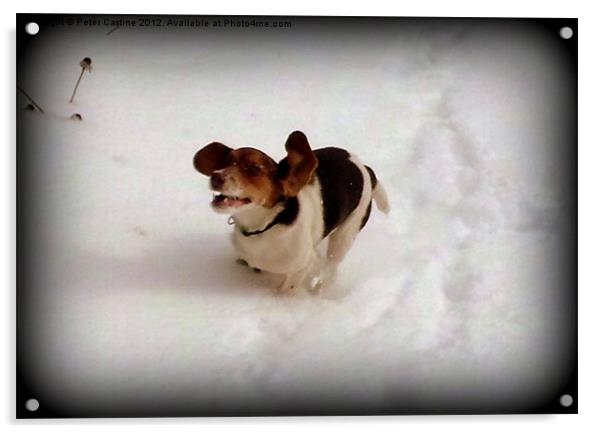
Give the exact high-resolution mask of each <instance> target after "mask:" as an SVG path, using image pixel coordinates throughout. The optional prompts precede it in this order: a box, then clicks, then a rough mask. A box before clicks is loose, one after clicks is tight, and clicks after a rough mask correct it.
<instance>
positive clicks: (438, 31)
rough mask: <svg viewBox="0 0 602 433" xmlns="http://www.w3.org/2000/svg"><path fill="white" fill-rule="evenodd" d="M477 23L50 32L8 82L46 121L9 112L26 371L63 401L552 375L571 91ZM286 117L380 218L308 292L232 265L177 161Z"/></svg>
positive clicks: (448, 389)
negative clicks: (290, 291) (14, 137)
mask: <svg viewBox="0 0 602 433" xmlns="http://www.w3.org/2000/svg"><path fill="white" fill-rule="evenodd" d="M490 30H491V29H488V28H487V27H479V26H477V25H475V26H472V27H468V26H463V25H461V24H457V23H456V24H454V25H449V26H440V27H439V28H435V27H424V28H421V27H420V26H413V27H412V28H410V29H406V28H404V27H403V26H401V27H400V28H399V29H391V28H390V27H387V28H385V29H381V30H378V31H375V32H373V33H372V32H370V31H363V32H358V33H357V34H354V33H350V32H348V31H338V30H337V29H332V30H329V31H323V32H314V31H313V30H312V29H307V28H306V25H305V24H304V23H302V22H298V23H296V24H295V26H294V28H293V29H292V30H246V31H245V30H231V31H225V30H173V29H172V30H171V31H167V30H164V29H163V30H161V29H154V30H142V29H140V28H138V29H125V28H122V29H119V30H118V31H116V32H114V33H113V34H111V35H110V36H105V33H106V31H107V29H104V28H91V29H88V30H86V31H85V32H82V31H81V29H80V30H74V29H71V30H65V31H63V32H62V33H61V32H57V33H56V35H55V36H53V35H52V32H51V31H49V32H48V33H47V34H46V35H44V29H42V31H41V32H40V34H39V36H38V37H39V38H40V39H39V40H38V42H37V43H38V44H40V45H39V48H38V49H36V50H32V51H31V56H30V57H29V59H28V61H27V62H26V63H25V64H24V66H25V67H26V68H29V69H28V71H31V70H35V73H31V74H30V75H27V80H25V81H24V82H22V83H21V85H22V86H23V87H25V88H26V89H29V90H30V93H32V94H33V95H35V96H36V99H37V100H38V102H39V103H40V105H42V106H43V108H44V109H45V110H46V112H47V113H46V115H40V114H39V113H29V112H25V113H23V118H24V123H23V127H22V129H21V131H22V133H23V141H22V143H21V145H22V150H24V152H26V154H27V155H28V160H27V164H28V167H30V170H31V171H30V172H29V173H30V174H31V173H34V174H33V179H35V182H34V183H35V184H34V185H33V186H32V188H31V190H28V194H29V196H28V198H29V199H30V200H31V203H33V204H31V206H30V207H29V208H28V209H29V212H30V214H29V215H27V229H28V230H29V231H30V233H31V234H32V238H33V239H35V240H33V241H31V243H30V244H31V250H30V253H31V254H30V259H29V260H30V262H28V269H36V272H34V273H32V272H31V271H29V274H28V275H29V276H28V278H29V279H30V280H28V281H30V283H31V284H30V286H29V287H30V290H32V291H33V290H35V292H30V293H29V294H28V295H26V296H25V300H26V301H27V302H29V304H27V305H30V306H31V307H32V308H31V309H30V310H27V314H28V317H27V320H26V321H25V323H24V330H25V335H27V336H30V337H32V338H33V339H32V340H31V341H34V342H35V344H34V345H32V347H30V348H29V349H28V350H29V351H28V352H27V353H28V358H29V359H30V360H31V362H32V365H34V366H33V367H32V368H31V372H30V374H29V375H30V377H32V378H34V379H35V381H36V382H37V383H39V384H40V386H41V387H43V388H45V389H46V390H47V392H48V394H47V395H48V396H49V397H48V398H53V397H52V396H57V395H59V396H60V398H62V399H63V401H64V404H65V407H67V408H70V409H71V410H74V411H77V409H78V408H79V409H82V408H84V407H88V406H90V405H95V406H96V407H97V408H98V407H99V406H102V407H106V408H111V409H115V408H116V407H118V406H120V405H121V406H125V407H126V408H130V407H142V406H143V405H151V406H154V407H156V408H160V409H165V408H173V409H174V410H175V409H179V410H181V409H183V408H186V409H193V410H195V409H198V410H199V411H202V410H216V411H221V410H226V409H227V408H246V409H248V410H258V411H261V410H265V409H266V408H275V409H278V408H280V409H282V410H285V409H287V408H288V409H290V408H291V407H305V408H320V409H323V410H327V409H328V408H351V407H355V408H358V407H362V408H364V409H366V410H374V409H377V408H398V407H407V408H408V409H414V410H419V409H421V408H422V409H428V408H431V407H432V408H451V409H458V410H461V409H470V408H472V409H475V408H476V409H480V410H483V409H484V408H485V409H501V408H505V407H514V406H512V405H518V406H520V404H521V402H522V403H524V402H525V401H527V400H529V399H530V398H533V396H534V395H535V394H534V393H535V391H539V390H541V389H542V387H543V385H550V386H552V382H554V380H555V377H556V376H555V375H556V374H557V372H558V371H559V370H557V369H561V367H562V365H559V364H558V363H557V362H552V361H553V360H558V359H559V358H561V357H562V356H564V354H563V350H564V340H563V337H562V336H563V335H564V334H563V331H562V330H563V327H564V326H565V325H566V322H565V315H564V313H565V311H564V304H563V302H562V299H563V298H562V297H561V296H559V295H558V291H561V290H564V281H565V278H564V275H563V274H564V272H565V271H564V270H563V260H565V257H564V251H565V248H566V247H567V245H570V243H571V242H572V241H573V240H572V238H571V237H570V236H569V233H568V229H567V222H568V221H569V216H570V208H569V207H568V202H567V200H566V196H565V191H564V190H563V189H562V188H561V182H562V180H561V179H559V177H560V176H561V172H562V170H564V168H563V167H564V166H563V162H564V161H563V160H562V152H559V151H558V149H559V147H560V146H562V145H567V143H566V142H564V141H563V139H564V138H563V134H562V133H561V132H559V131H560V130H561V129H560V128H561V127H562V123H563V118H562V115H563V114H564V113H563V112H562V110H561V109H560V108H559V107H558V104H557V103H556V101H561V100H562V98H563V97H564V96H565V94H564V92H569V91H570V90H571V89H565V88H564V87H563V79H564V75H563V72H562V71H561V70H559V69H556V70H554V69H553V68H550V66H551V65H552V66H554V65H555V60H554V59H553V56H552V54H551V51H550V50H549V47H548V46H547V45H546V42H545V41H543V40H539V39H537V38H536V37H535V36H533V37H532V38H531V39H524V34H523V33H521V32H520V31H517V32H515V33H512V32H511V31H508V32H506V31H504V29H501V30H500V29H498V30H499V31H497V30H496V31H490ZM44 38H45V39H44ZM85 56H89V57H91V58H92V61H93V67H94V69H93V72H92V73H91V74H86V75H85V76H84V78H83V80H82V84H81V86H80V89H79V93H78V96H77V98H76V102H75V103H74V104H68V103H67V100H68V99H69V96H70V95H71V91H72V88H73V85H74V82H75V80H76V78H77V75H78V73H79V66H78V64H79V61H80V60H81V59H82V58H83V57H85ZM550 94H554V95H555V96H554V97H555V98H558V99H552V98H550V96H549V95H550ZM74 112H79V113H81V115H82V116H83V119H84V120H83V122H81V123H80V122H75V121H72V120H69V116H70V115H71V114H73V113H74ZM295 129H300V130H302V131H304V132H305V133H306V134H307V136H308V137H309V140H310V142H311V143H312V144H313V146H314V147H323V146H330V145H335V146H341V147H345V148H347V149H349V150H351V151H353V152H355V153H356V154H358V155H359V156H360V157H361V158H362V159H363V160H364V161H365V162H366V163H367V164H369V165H370V166H372V167H373V168H374V169H375V171H376V174H377V176H378V177H379V179H380V180H381V182H382V183H383V184H384V185H385V187H386V188H387V190H388V194H389V199H390V202H391V207H392V211H391V213H390V214H389V216H388V217H385V216H384V215H382V214H380V213H378V212H373V214H372V215H373V216H372V218H371V220H370V222H369V223H368V225H367V227H366V228H365V230H364V231H362V233H361V234H360V235H359V237H358V239H357V241H356V243H355V245H354V247H353V249H352V250H351V252H350V253H349V255H348V256H347V258H346V260H345V261H344V263H343V265H342V266H341V268H340V273H339V279H338V281H337V282H336V284H335V285H334V286H333V287H332V288H330V289H329V290H328V291H327V292H326V293H325V294H324V296H322V297H315V296H310V295H307V294H304V293H300V294H299V295H298V296H297V297H295V298H291V299H288V298H285V299H283V298H279V297H275V296H273V295H272V293H271V291H270V287H272V286H274V285H276V284H277V282H276V281H275V280H274V279H273V278H271V277H270V276H268V275H264V274H255V273H253V272H251V271H249V270H248V269H245V268H243V267H242V266H240V265H237V264H235V263H234V259H235V256H234V251H233V249H232V247H231V245H230V242H229V231H230V230H231V228H230V227H229V226H228V225H227V224H226V218H225V217H224V216H223V215H217V214H215V213H213V212H212V211H211V210H210V208H209V206H208V203H209V201H210V193H209V191H208V189H207V179H206V178H204V177H202V176H200V175H199V174H198V173H196V172H195V171H194V170H193V167H192V156H193V155H194V153H195V151H196V150H198V149H199V148H200V147H201V146H203V145H204V144H206V143H208V142H210V141H214V140H219V141H221V142H223V143H226V144H228V145H231V146H233V147H239V146H253V147H257V148H260V149H262V150H264V151H266V152H267V153H269V154H271V155H272V156H273V157H274V158H275V159H279V158H281V157H282V156H283V155H284V148H283V144H284V140H285V138H286V136H287V135H288V134H289V133H290V132H291V131H293V130H295ZM568 144H570V143H568ZM34 346H35V347H34ZM510 399H511V400H510ZM40 400H41V405H44V404H45V401H44V399H43V398H40ZM509 402H512V403H511V404H509Z"/></svg>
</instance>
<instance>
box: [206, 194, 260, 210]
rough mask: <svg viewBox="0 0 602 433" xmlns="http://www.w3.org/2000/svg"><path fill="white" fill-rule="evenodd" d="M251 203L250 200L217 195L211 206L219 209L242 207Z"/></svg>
mask: <svg viewBox="0 0 602 433" xmlns="http://www.w3.org/2000/svg"><path fill="white" fill-rule="evenodd" d="M249 203H251V199H250V198H246V197H235V196H230V195H224V194H215V195H214V196H213V201H212V202H211V204H212V205H213V206H217V207H240V206H244V205H246V204H249Z"/></svg>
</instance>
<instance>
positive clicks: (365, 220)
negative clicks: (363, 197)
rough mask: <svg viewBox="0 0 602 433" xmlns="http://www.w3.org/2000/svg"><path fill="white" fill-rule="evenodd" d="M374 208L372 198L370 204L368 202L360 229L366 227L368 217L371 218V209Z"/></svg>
mask: <svg viewBox="0 0 602 433" xmlns="http://www.w3.org/2000/svg"><path fill="white" fill-rule="evenodd" d="M371 210H372V200H370V204H368V209H366V214H365V215H364V218H362V225H361V226H360V230H361V229H363V228H364V226H365V225H366V223H367V222H368V218H370V211H371Z"/></svg>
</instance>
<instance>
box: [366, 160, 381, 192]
mask: <svg viewBox="0 0 602 433" xmlns="http://www.w3.org/2000/svg"><path fill="white" fill-rule="evenodd" d="M364 167H366V170H368V174H369V175H370V183H371V184H372V189H374V188H376V184H377V183H378V180H377V179H376V175H375V174H374V170H372V168H370V167H368V166H367V165H364Z"/></svg>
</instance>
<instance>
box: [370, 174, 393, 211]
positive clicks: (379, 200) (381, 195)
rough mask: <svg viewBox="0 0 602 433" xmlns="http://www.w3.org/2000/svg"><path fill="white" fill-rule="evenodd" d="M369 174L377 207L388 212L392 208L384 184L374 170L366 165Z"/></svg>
mask: <svg viewBox="0 0 602 433" xmlns="http://www.w3.org/2000/svg"><path fill="white" fill-rule="evenodd" d="M364 167H366V170H368V174H369V175H370V182H371V183H372V198H373V199H374V202H375V203H376V207H377V208H378V209H379V210H380V211H381V212H383V213H385V214H388V213H389V211H390V210H391V208H390V207H389V199H388V198H387V192H386V191H385V188H384V187H383V186H382V184H381V183H380V182H379V181H378V179H377V178H376V174H374V170H372V169H371V168H370V167H368V166H367V165H365V166H364Z"/></svg>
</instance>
